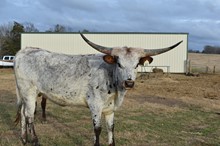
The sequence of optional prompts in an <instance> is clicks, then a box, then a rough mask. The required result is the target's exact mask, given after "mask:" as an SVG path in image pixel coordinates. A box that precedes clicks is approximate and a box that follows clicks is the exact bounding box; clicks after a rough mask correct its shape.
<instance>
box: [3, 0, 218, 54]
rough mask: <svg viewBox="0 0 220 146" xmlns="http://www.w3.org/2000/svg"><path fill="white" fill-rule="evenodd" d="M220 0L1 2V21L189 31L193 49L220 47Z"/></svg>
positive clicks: (43, 27) (45, 26) (44, 26)
mask: <svg viewBox="0 0 220 146" xmlns="http://www.w3.org/2000/svg"><path fill="white" fill-rule="evenodd" d="M219 14H220V1H219V0H212V1H210V0H181V1H180V0H157V1H155V0H147V1H143V0H132V1H130V0H91V1H89V0H57V1H54V0H35V1H32V0H1V9H0V22H2V23H7V22H10V21H18V22H21V23H24V22H31V23H34V24H35V26H36V27H37V28H39V29H40V30H42V31H45V30H46V29H48V28H50V27H52V26H53V25H55V24H62V25H65V26H67V27H72V28H74V30H76V31H78V30H82V29H88V30H90V31H106V32H108V31H120V32H127V31H129V32H187V33H189V49H200V50H202V49H203V47H204V45H218V46H220V35H219V34H220V16H219Z"/></svg>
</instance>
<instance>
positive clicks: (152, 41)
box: [21, 33, 188, 73]
mask: <svg viewBox="0 0 220 146" xmlns="http://www.w3.org/2000/svg"><path fill="white" fill-rule="evenodd" d="M85 36H86V37H87V38H88V39H89V40H91V41H92V42H95V43H96V44H99V45H103V46H107V47H116V46H128V47H140V48H146V49H158V48H164V47H169V46H171V45H173V44H175V43H177V42H179V41H181V40H183V43H182V44H180V45H179V46H178V47H176V48H175V49H173V50H171V51H169V52H166V53H164V54H161V55H158V56H153V59H154V61H153V62H152V63H151V64H150V65H148V63H146V66H169V68H170V72H174V73H184V72H185V61H186V60H187V45H188V44H187V37H188V35H187V34H185V33H180V34H164V33H162V34H159V33H158V34H153V33H152V34H151V33H149V34H147V33H118V34H117V33H88V34H85ZM27 46H31V47H39V48H43V49H47V50H49V51H53V52H59V53H66V54H94V53H99V52H97V51H96V50H94V49H93V48H91V47H90V46H88V45H87V44H86V42H84V40H83V39H82V38H81V37H80V35H79V34H78V33H61V34H59V33H57V34H56V33H55V34H53V33H23V34H22V41H21V48H25V47H27ZM158 68H159V67H158ZM142 69H143V68H142ZM151 69H152V68H151V67H146V68H144V70H146V71H151ZM162 69H163V70H164V71H166V69H167V68H166V67H162ZM140 70H141V69H140V68H139V71H140Z"/></svg>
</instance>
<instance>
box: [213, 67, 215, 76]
mask: <svg viewBox="0 0 220 146" xmlns="http://www.w3.org/2000/svg"><path fill="white" fill-rule="evenodd" d="M213 74H215V65H214V67H213Z"/></svg>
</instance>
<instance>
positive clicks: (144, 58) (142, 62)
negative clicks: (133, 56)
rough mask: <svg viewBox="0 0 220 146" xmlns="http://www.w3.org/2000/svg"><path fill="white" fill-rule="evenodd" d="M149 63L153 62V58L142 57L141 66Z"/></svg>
mask: <svg viewBox="0 0 220 146" xmlns="http://www.w3.org/2000/svg"><path fill="white" fill-rule="evenodd" d="M146 60H147V61H148V62H149V64H150V63H151V62H152V61H153V58H152V57H150V56H146V57H142V58H141V59H140V60H139V64H140V65H144V62H145V61H146Z"/></svg>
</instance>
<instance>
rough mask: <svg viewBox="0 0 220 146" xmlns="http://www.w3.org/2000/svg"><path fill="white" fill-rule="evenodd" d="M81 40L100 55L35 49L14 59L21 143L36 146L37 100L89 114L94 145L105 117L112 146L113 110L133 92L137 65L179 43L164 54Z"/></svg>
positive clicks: (97, 145)
mask: <svg viewBox="0 0 220 146" xmlns="http://www.w3.org/2000/svg"><path fill="white" fill-rule="evenodd" d="M81 37H82V38H83V39H84V40H85V42H87V43H88V44H89V45H90V46H91V47H93V48H94V49H96V50H98V51H100V52H102V53H104V55H64V54H59V53H52V52H49V51H46V50H43V49H40V48H32V47H27V48H25V49H23V50H20V51H19V52H18V53H17V55H16V59H15V66H14V69H15V77H16V83H17V84H16V85H17V86H16V87H17V100H18V101H17V102H18V115H17V121H20V120H19V119H21V139H22V142H23V144H26V143H27V142H28V140H27V135H28V134H30V135H31V142H32V144H33V145H35V146H38V145H39V142H38V138H37V135H36V133H35V130H34V111H35V102H36V98H37V96H39V95H42V96H43V97H46V98H47V99H49V100H51V101H53V102H55V103H57V104H59V105H63V106H72V105H82V106H85V107H88V108H89V109H90V111H91V114H92V121H93V125H94V132H95V136H94V138H95V140H94V145H95V146H99V145H100V144H99V135H100V133H101V115H102V114H103V115H104V116H105V120H106V125H107V131H108V144H109V146H114V145H115V141H114V133H113V132H114V121H113V119H114V111H115V110H116V109H117V108H118V107H119V106H120V105H121V104H122V102H123V99H124V96H125V93H126V91H127V90H128V89H131V88H133V87H134V81H135V78H136V73H137V69H136V68H137V66H138V65H140V64H143V63H144V62H145V61H147V60H148V61H149V62H150V63H151V62H152V61H153V59H152V58H151V56H153V55H158V54H161V53H164V52H167V51H169V50H171V49H173V48H175V47H176V46H178V45H179V44H180V43H181V42H182V41H181V42H179V43H177V44H175V45H173V46H171V47H167V48H163V49H141V48H132V47H131V48H129V47H114V48H110V47H104V46H100V45H97V44H95V43H93V42H91V41H89V40H88V39H87V38H86V37H85V36H84V35H83V34H81Z"/></svg>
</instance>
